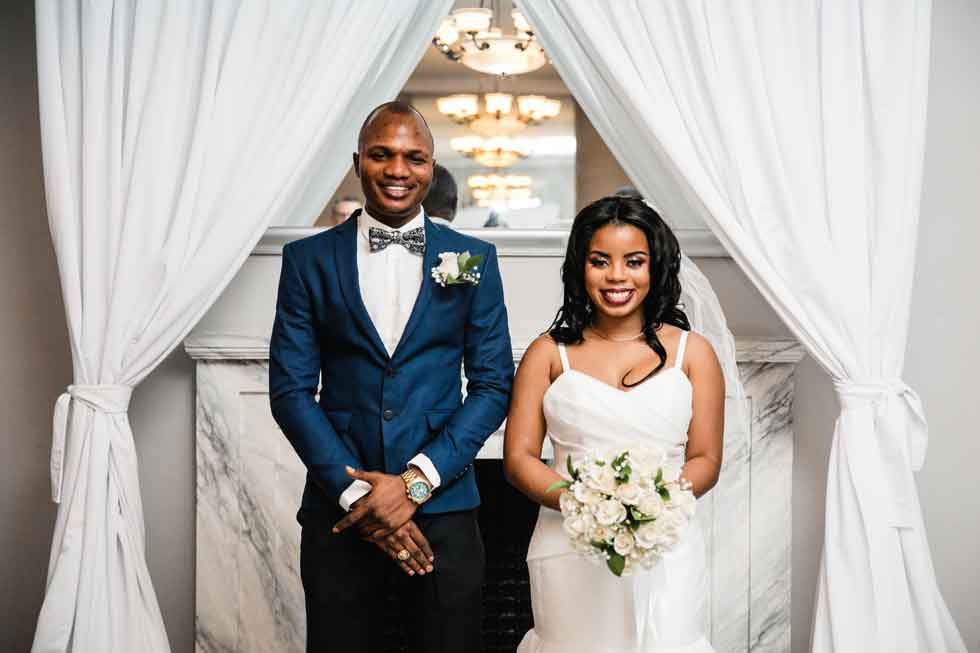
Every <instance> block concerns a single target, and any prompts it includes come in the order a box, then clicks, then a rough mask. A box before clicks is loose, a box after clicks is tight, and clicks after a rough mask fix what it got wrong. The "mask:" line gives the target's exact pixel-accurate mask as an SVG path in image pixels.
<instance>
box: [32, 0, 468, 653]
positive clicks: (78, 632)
mask: <svg viewBox="0 0 980 653" xmlns="http://www.w3.org/2000/svg"><path fill="white" fill-rule="evenodd" d="M451 4H452V3H451V0H439V1H437V2H424V1H422V0H332V1H331V2H319V1H318V0H288V1H285V2H273V1H272V0H256V1H254V2H253V1H250V2H232V1H230V0H211V1H208V2H186V3H158V2H136V1H135V0H118V1H115V2H113V1H110V0H103V1H99V2H89V1H85V0H65V1H57V2H56V1H55V0H37V2H36V20H37V48H38V52H37V55H38V85H39V105H40V118H41V136H42V150H43V157H44V179H45V192H46V198H47V207H48V220H49V225H50V229H51V238H52V241H53V243H54V248H55V253H56V256H57V259H58V268H59V274H60V279H61V287H62V295H63V299H64V304H65V312H66V317H67V322H68V331H69V339H70V342H71V351H72V361H73V368H74V374H73V376H74V383H73V385H71V386H69V388H68V389H67V390H66V392H65V393H64V394H63V395H62V396H61V397H60V398H59V399H58V401H57V404H56V406H55V414H54V424H53V444H52V459H51V474H52V493H53V497H54V499H55V501H59V502H60V505H59V508H58V516H57V521H56V524H55V532H54V538H53V542H52V547H51V558H50V563H49V570H48V584H47V590H46V594H45V599H44V603H43V605H42V608H41V612H40V615H39V618H38V623H37V629H36V632H35V638H34V645H33V651H35V652H37V653H42V652H43V653H47V652H55V651H79V652H88V651H99V652H103V651H105V652H114V651H118V652H124V651H125V652H129V651H139V652H141V653H156V652H160V651H169V650H170V648H169V644H168V642H167V637H166V633H165V630H164V626H163V620H162V618H161V615H160V610H159V607H158V604H157V600H156V597H155V594H154V590H153V584H152V581H151V579H150V576H149V572H148V569H147V566H146V559H145V536H144V527H143V510H142V505H141V500H140V489H139V477H138V471H137V459H136V451H135V448H134V443H133V434H132V431H131V430H130V425H129V418H128V415H127V410H128V405H129V398H130V395H131V393H132V390H133V388H134V387H136V386H137V385H138V384H139V383H140V381H142V380H143V379H144V378H145V377H146V376H147V374H149V373H150V371H152V370H153V369H154V368H155V367H156V366H157V365H158V364H159V363H160V362H161V361H162V360H163V359H164V358H165V357H166V356H167V355H168V354H169V353H170V352H171V351H172V350H173V349H174V348H175V347H176V346H177V345H178V344H179V343H180V342H181V340H182V339H183V338H184V337H185V336H186V335H187V333H188V331H189V330H190V329H191V328H192V327H193V326H194V324H195V323H196V322H197V321H198V320H199V319H200V317H201V316H202V315H203V314H204V312H205V311H206V310H207V309H208V308H209V307H210V305H211V304H212V303H213V302H214V300H215V299H216V298H217V296H218V295H219V294H220V293H221V291H222V290H224V288H225V286H226V285H227V284H228V283H229V282H230V280H231V279H232V277H233V276H234V275H235V274H236V273H237V271H238V269H239V268H240V267H241V265H242V263H243V262H244V260H245V258H246V257H247V256H248V254H249V252H250V251H251V250H252V248H253V247H254V245H255V243H256V242H257V241H258V239H259V238H260V237H261V235H262V234H263V233H264V231H265V229H266V228H267V227H268V226H269V225H270V224H309V223H311V222H312V221H313V220H314V219H315V216H316V215H317V214H318V213H319V212H320V210H321V209H322V207H323V205H324V203H325V202H326V201H327V199H328V198H329V196H330V195H331V193H332V192H333V190H334V188H335V187H336V185H337V183H339V181H340V179H341V177H342V175H343V173H344V171H345V170H346V168H347V165H348V163H349V160H350V152H351V151H352V149H353V143H354V139H355V138H356V134H355V131H356V128H357V125H358V124H359V122H360V120H363V118H364V116H365V115H366V114H367V112H368V111H369V110H370V109H371V108H372V107H373V106H374V105H375V104H377V103H379V102H381V101H384V100H387V99H391V98H393V97H394V96H395V95H396V94H397V92H398V91H399V89H400V88H401V87H402V86H403V85H404V83H405V80H406V79H407V78H408V76H409V74H410V73H411V71H412V70H413V69H414V66H415V65H416V64H417V62H418V60H419V59H420V58H421V55H422V53H423V51H424V49H425V47H426V46H427V45H428V43H429V41H430V38H431V35H432V34H433V33H435V31H436V29H437V27H438V24H439V21H440V20H441V18H442V17H443V16H444V15H445V14H446V12H447V11H448V10H449V7H450V6H451Z"/></svg>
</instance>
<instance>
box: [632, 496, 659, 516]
mask: <svg viewBox="0 0 980 653" xmlns="http://www.w3.org/2000/svg"><path fill="white" fill-rule="evenodd" d="M636 508H637V510H639V511H640V512H642V513H643V514H644V515H646V516H647V517H659V516H660V513H662V512H663V511H664V502H663V501H662V500H661V499H660V495H659V494H657V493H656V492H650V493H649V494H646V495H644V496H642V497H640V500H639V501H638V502H637V503H636Z"/></svg>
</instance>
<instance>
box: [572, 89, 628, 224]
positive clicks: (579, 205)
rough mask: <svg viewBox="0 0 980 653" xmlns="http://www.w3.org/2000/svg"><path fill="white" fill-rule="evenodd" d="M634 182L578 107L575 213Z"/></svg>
mask: <svg viewBox="0 0 980 653" xmlns="http://www.w3.org/2000/svg"><path fill="white" fill-rule="evenodd" d="M629 185H631V184H630V180H629V177H627V176H626V173H625V172H623V169H622V168H621V167H620V166H619V161H617V160H616V157H614V156H613V155H612V152H610V151H609V148H608V147H606V143H605V142H604V141H603V140H602V137H601V136H599V132H597V131H596V130H595V127H593V126H592V123H591V122H589V119H588V118H587V117H586V116H585V112H584V111H582V107H580V106H578V105H577V104H576V105H575V210H576V212H577V211H581V210H582V209H583V208H584V207H585V206H586V205H587V204H589V203H590V202H594V201H596V200H597V199H599V198H601V197H605V196H607V195H612V194H613V193H614V192H616V191H617V190H619V189H620V188H622V187H623V186H629Z"/></svg>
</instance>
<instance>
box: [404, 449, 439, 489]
mask: <svg viewBox="0 0 980 653" xmlns="http://www.w3.org/2000/svg"><path fill="white" fill-rule="evenodd" d="M408 464H409V465H412V466H414V467H418V468H419V470H421V472H422V473H423V474H425V477H426V478H427V479H429V483H432V489H433V490H434V489H436V488H437V487H439V484H440V483H441V482H442V478H441V477H440V476H439V472H438V471H436V466H435V465H433V464H432V461H431V460H429V457H428V456H426V455H425V454H424V453H420V454H418V455H416V456H415V457H414V458H412V459H411V460H409V461H408Z"/></svg>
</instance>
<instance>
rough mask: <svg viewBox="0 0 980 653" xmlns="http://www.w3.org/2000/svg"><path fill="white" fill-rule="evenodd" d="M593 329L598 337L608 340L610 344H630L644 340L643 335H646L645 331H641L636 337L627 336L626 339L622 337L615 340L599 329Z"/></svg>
mask: <svg viewBox="0 0 980 653" xmlns="http://www.w3.org/2000/svg"><path fill="white" fill-rule="evenodd" d="M591 328H592V330H593V331H594V332H595V334H596V335H597V336H599V337H600V338H602V339H603V340H608V341H609V342H630V341H631V340H638V339H639V338H642V337H643V335H644V332H643V331H640V332H639V333H637V334H636V335H635V336H627V337H625V338H622V337H620V338H614V337H611V336H607V335H606V334H604V333H603V332H602V331H600V330H599V329H597V328H595V327H591Z"/></svg>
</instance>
